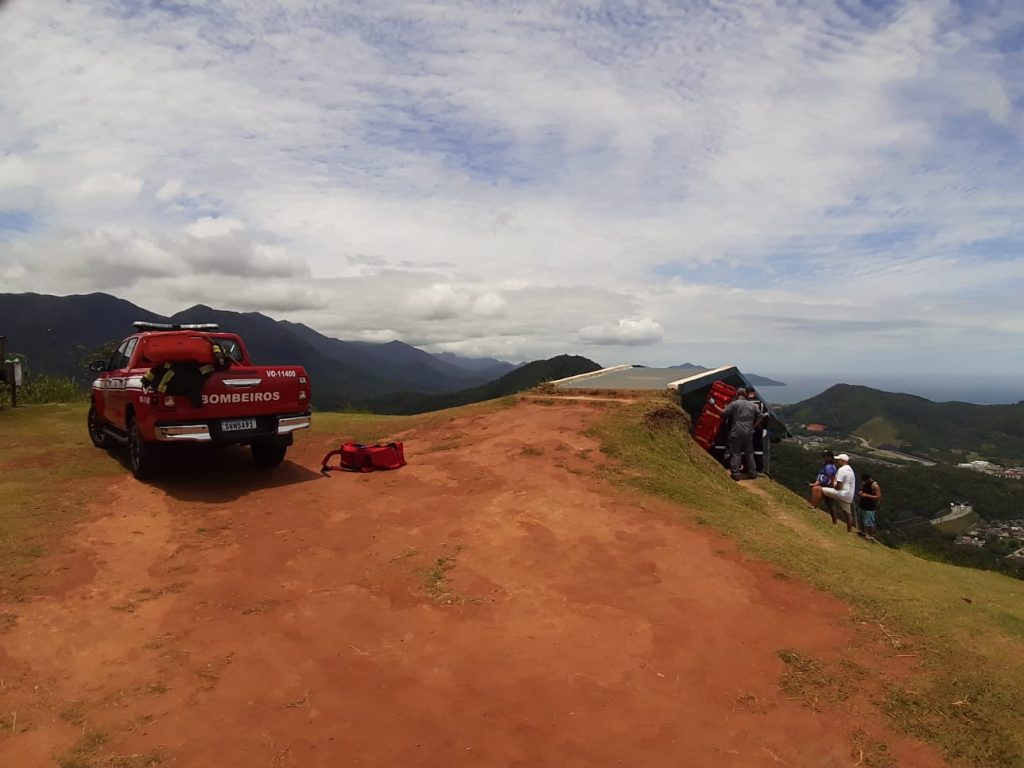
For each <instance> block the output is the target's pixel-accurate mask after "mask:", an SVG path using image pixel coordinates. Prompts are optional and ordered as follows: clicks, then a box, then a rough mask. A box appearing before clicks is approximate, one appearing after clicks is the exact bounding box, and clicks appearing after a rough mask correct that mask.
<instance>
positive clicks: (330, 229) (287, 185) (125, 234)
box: [0, 0, 1024, 378]
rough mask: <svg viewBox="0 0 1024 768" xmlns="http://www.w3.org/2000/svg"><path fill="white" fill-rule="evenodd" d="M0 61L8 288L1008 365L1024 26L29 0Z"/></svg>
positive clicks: (883, 367)
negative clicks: (2, 76)
mask: <svg viewBox="0 0 1024 768" xmlns="http://www.w3.org/2000/svg"><path fill="white" fill-rule="evenodd" d="M58 54H59V55H58ZM0 71H2V72H4V73H5V76H4V78H2V79H0V290H3V291H39V292H48V293H61V294H65V293H82V292H89V291H97V290H99V291H106V292H109V293H113V294H116V295H119V296H123V297H125V298H128V299H130V300H133V301H135V302H137V303H139V304H141V305H143V306H146V307H148V308H152V309H154V310H157V311H173V310H176V309H180V308H183V307H185V306H189V305H191V304H195V303H199V302H202V303H208V304H213V305H216V306H222V307H226V308H232V309H239V310H246V311H251V310H256V311H264V312H267V313H268V314H271V315H272V316H275V317H280V318H288V319H292V320H296V321H301V322H305V323H308V324H310V325H312V326H313V327H316V328H318V329H320V330H322V331H324V332H327V333H330V334H333V335H337V336H339V337H342V338H351V339H364V340H371V341H374V340H377V341H388V340H391V339H394V338H399V339H402V340H403V341H407V342H409V343H413V344H417V345H420V346H423V347H424V348H426V349H429V350H431V351H452V352H457V353H461V354H473V355H494V356H498V357H504V358H506V359H512V360H521V359H531V358H535V357H540V356H548V355H551V354H557V353H561V352H574V353H579V354H584V355H587V356H589V357H592V358H594V359H596V360H598V361H599V362H602V363H607V364H614V363H619V362H636V363H644V364H650V365H667V364H675V363H679V362H683V361H696V362H704V363H706V364H719V363H723V362H734V363H738V364H740V365H741V366H743V367H744V368H747V369H750V370H760V371H763V372H769V373H780V374H783V373H815V374H816V373H823V374H834V375H836V376H842V377H845V378H851V376H852V375H856V374H863V373H864V372H865V371H872V372H879V373H881V372H885V373H901V374H907V375H915V374H924V375H936V374H941V373H943V372H944V371H947V370H948V369H949V366H950V362H951V361H955V362H956V364H957V365H958V366H960V367H963V366H964V365H965V363H966V365H967V366H968V367H969V368H970V369H971V370H977V371H982V370H984V371H986V372H995V373H1001V374H1005V375H1007V376H1019V375H1022V374H1024V353H1020V352H1019V351H1018V352H1016V353H1014V351H1013V350H1020V348H1021V346H1022V345H1021V343H1020V341H1019V340H1020V338H1022V336H1024V310H1022V308H1021V301H1020V298H1019V297H1020V296H1021V295H1024V258H1022V245H1024V215H1022V213H1024V168H1022V159H1024V109H1022V107H1024V4H1022V3H995V2H993V3H978V2H972V3H969V4H968V3H963V4H960V3H955V2H945V1H940V0H934V1H932V0H922V1H921V2H913V3H899V2H892V3H889V2H886V3H881V2H870V3H868V2H852V1H851V0H842V1H839V0H836V1H834V2H828V1H826V0H817V1H815V2H807V3H800V2H794V1H786V2H782V1H781V0H780V1H779V2H768V1H767V0H765V1H762V0H734V2H730V3H719V2H711V1H710V0H708V1H707V2H607V3H604V2H587V1H583V0H581V1H579V2H565V3H556V4H552V3H547V2H536V3H531V2H423V1H420V2H384V1H383V0H377V1H376V2H347V3H343V4H323V3H318V2H305V0H289V2H273V3H271V2H258V1H254V0H244V2H243V0H230V1H226V2H206V1H205V0H203V1H202V2H200V0H183V1H182V2H176V3H155V2H154V3H140V2H104V1H101V0H96V1H94V2H80V3H73V4H68V3H64V2H52V1H51V0H33V1H32V2H29V1H28V0H13V2H8V3H6V4H2V5H0ZM0 321H2V318H0Z"/></svg>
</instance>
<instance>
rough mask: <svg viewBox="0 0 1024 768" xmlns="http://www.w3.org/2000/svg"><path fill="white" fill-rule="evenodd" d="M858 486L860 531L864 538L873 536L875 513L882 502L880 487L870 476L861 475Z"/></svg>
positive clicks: (866, 474)
mask: <svg viewBox="0 0 1024 768" xmlns="http://www.w3.org/2000/svg"><path fill="white" fill-rule="evenodd" d="M860 479H861V486H860V495H859V497H858V498H859V499H860V529H861V530H862V531H863V532H864V535H865V536H872V537H873V536H874V535H875V512H876V511H877V509H878V504H879V503H880V502H881V501H882V486H880V485H879V484H878V481H877V480H875V479H874V478H873V477H871V475H869V474H868V473H867V472H865V473H864V474H863V475H861V478H860Z"/></svg>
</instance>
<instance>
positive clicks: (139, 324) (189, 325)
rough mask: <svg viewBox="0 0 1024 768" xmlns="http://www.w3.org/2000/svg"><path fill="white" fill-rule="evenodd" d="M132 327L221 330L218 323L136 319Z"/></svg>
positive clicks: (147, 329)
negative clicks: (150, 321) (155, 321)
mask: <svg viewBox="0 0 1024 768" xmlns="http://www.w3.org/2000/svg"><path fill="white" fill-rule="evenodd" d="M132 327H133V328H136V329H138V330H140V331H219V330H220V326H219V325H217V324H216V323H149V322H146V321H145V320H136V321H135V322H134V323H132Z"/></svg>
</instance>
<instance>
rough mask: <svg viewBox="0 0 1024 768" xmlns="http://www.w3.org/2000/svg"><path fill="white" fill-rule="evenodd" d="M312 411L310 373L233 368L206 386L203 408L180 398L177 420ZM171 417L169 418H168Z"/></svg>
mask: <svg viewBox="0 0 1024 768" xmlns="http://www.w3.org/2000/svg"><path fill="white" fill-rule="evenodd" d="M308 410H309V380H308V378H307V377H306V371H305V369H303V368H300V367H294V366H293V367H289V366H274V367H263V366H233V367H231V368H229V369H227V370H226V371H218V372H216V373H214V374H212V375H211V376H210V377H209V378H208V379H207V380H206V382H205V384H204V385H203V407H202V408H197V407H196V406H195V405H194V404H193V403H192V402H191V401H190V400H189V399H188V398H187V397H180V396H179V397H177V398H175V403H174V412H173V418H174V419H190V418H197V419H211V418H218V419H219V418H231V417H233V416H269V415H275V414H289V413H305V412H306V411H308ZM168 415H169V414H168Z"/></svg>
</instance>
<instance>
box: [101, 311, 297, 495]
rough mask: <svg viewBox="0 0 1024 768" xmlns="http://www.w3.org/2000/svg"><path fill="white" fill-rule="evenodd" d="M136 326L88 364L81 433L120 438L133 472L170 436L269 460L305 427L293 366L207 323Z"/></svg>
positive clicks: (152, 468) (107, 443)
mask: <svg viewBox="0 0 1024 768" xmlns="http://www.w3.org/2000/svg"><path fill="white" fill-rule="evenodd" d="M135 326H136V328H138V329H139V332H138V333H134V334H132V335H131V336H129V337H128V338H127V339H125V340H124V341H122V342H121V344H120V345H119V346H118V347H117V350H116V351H115V352H114V353H113V355H111V357H110V359H109V360H96V361H94V362H92V363H90V364H89V369H90V370H92V371H94V372H95V373H97V374H98V376H97V377H96V380H95V381H93V383H92V395H91V404H90V407H89V437H90V439H91V440H92V442H93V444H94V445H96V446H99V447H101V448H109V447H111V446H112V445H113V444H115V443H117V444H124V443H127V445H128V452H129V457H130V463H131V469H132V473H133V474H134V475H135V477H137V478H140V479H142V478H147V477H151V476H152V475H154V474H155V473H156V472H157V471H158V470H159V468H160V465H161V463H162V458H163V453H164V450H165V448H166V447H167V446H168V445H170V444H175V443H177V444H189V443H191V444H207V445H210V444H215V445H223V444H232V443H234V444H240V445H248V446H249V447H250V449H251V450H252V455H253V458H254V459H255V461H256V463H257V464H259V465H261V466H265V467H272V466H276V465H277V464H280V463H281V462H282V461H283V460H284V457H285V453H286V452H287V450H288V446H290V445H291V444H292V436H293V434H294V433H295V432H296V431H297V430H300V429H305V428H307V427H309V425H310V411H309V399H310V384H309V377H308V376H307V374H306V370H305V369H304V368H302V367H301V366H257V365H253V364H252V362H251V360H250V358H249V352H248V350H247V349H246V347H245V343H244V342H243V341H242V339H241V338H240V337H238V336H237V335H235V334H233V333H222V332H220V331H218V330H217V327H216V326H215V325H173V326H172V325H157V324H151V323H136V324H135Z"/></svg>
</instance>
